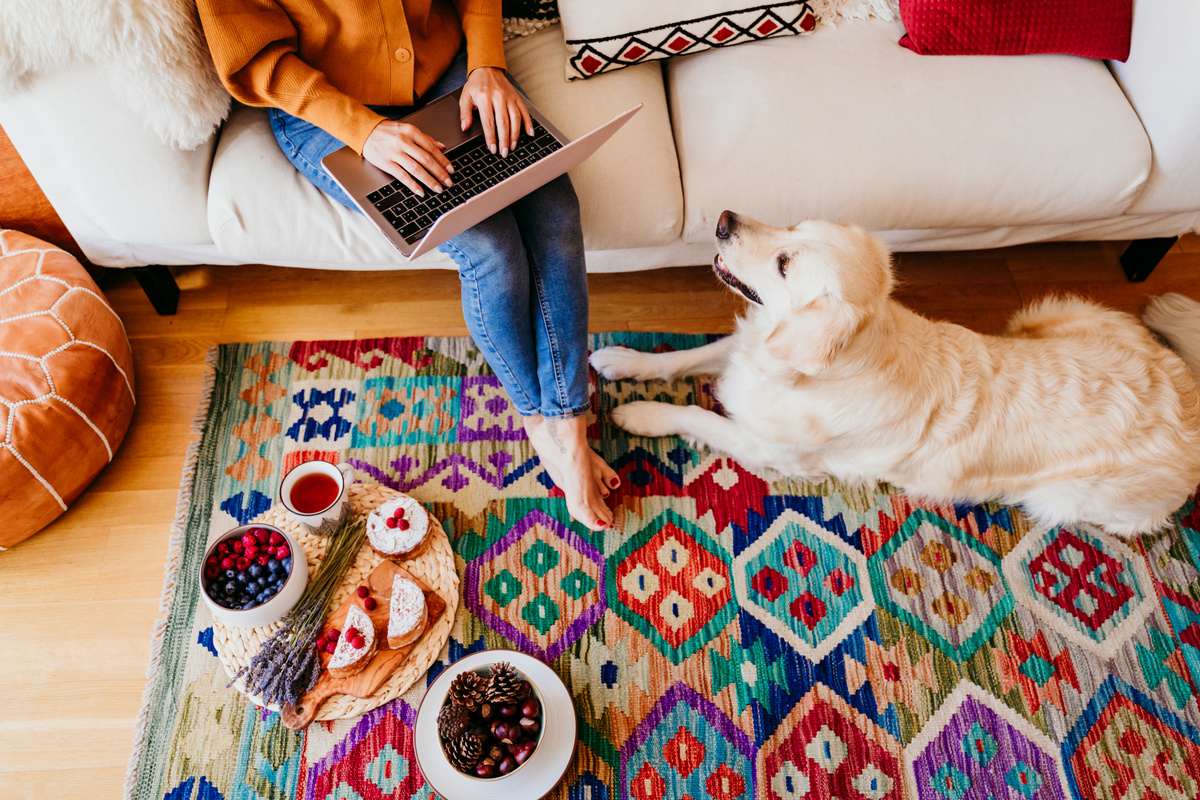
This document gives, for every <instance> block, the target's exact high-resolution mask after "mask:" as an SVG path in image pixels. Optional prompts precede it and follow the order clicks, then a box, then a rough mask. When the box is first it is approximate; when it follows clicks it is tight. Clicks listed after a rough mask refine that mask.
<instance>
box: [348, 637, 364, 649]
mask: <svg viewBox="0 0 1200 800" xmlns="http://www.w3.org/2000/svg"><path fill="white" fill-rule="evenodd" d="M366 643H367V640H366V639H364V638H363V637H361V636H355V637H354V638H353V639H351V640H350V646H351V647H353V648H354V649H355V650H362V649H363V646H364V645H366Z"/></svg>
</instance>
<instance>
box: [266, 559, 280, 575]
mask: <svg viewBox="0 0 1200 800" xmlns="http://www.w3.org/2000/svg"><path fill="white" fill-rule="evenodd" d="M267 569H269V570H270V571H271V572H272V573H274V572H279V570H281V569H283V564H280V563H279V562H278V561H276V560H275V559H271V560H270V561H268V562H267Z"/></svg>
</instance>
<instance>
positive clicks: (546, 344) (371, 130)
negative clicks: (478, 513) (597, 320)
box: [197, 0, 619, 530]
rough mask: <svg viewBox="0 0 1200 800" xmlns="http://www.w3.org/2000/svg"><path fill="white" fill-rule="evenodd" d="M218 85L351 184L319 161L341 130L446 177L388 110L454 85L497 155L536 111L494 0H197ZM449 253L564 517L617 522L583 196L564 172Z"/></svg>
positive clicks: (444, 168)
mask: <svg viewBox="0 0 1200 800" xmlns="http://www.w3.org/2000/svg"><path fill="white" fill-rule="evenodd" d="M197 6H198V7H199V10H200V19H201V22H202V23H203V25H204V33H205V36H206V37H207V39H208V44H209V48H210V49H211V50H212V54H213V59H214V61H215V62H216V66H217V71H218V72H219V73H220V76H221V79H222V81H223V82H224V84H225V86H226V87H227V88H228V89H229V91H230V93H231V94H233V96H234V97H235V98H237V99H238V100H239V101H241V102H242V103H245V104H247V105H253V106H267V107H269V108H270V109H271V111H270V114H271V127H272V129H273V130H274V132H275V137H276V139H277V140H278V141H279V144H280V147H282V148H283V152H284V153H285V154H286V155H287V157H288V158H289V159H290V160H291V162H292V163H293V164H295V165H296V168H297V169H299V170H300V171H301V172H302V173H303V174H304V175H305V176H306V177H308V179H309V180H311V181H312V182H313V183H314V184H315V185H316V186H317V187H318V188H320V189H321V190H323V191H324V192H326V193H327V194H329V195H330V196H331V197H333V198H334V199H336V200H338V201H339V202H341V203H342V204H344V205H346V206H347V207H349V208H352V209H353V208H354V205H353V203H352V202H351V201H350V199H349V198H348V197H347V196H346V195H345V193H343V192H342V190H341V189H340V187H338V186H337V184H336V183H334V182H333V181H332V179H331V178H330V177H329V176H328V175H327V174H326V173H325V171H324V169H323V168H322V167H321V166H320V164H321V159H322V158H324V157H325V156H326V155H328V154H329V153H331V152H333V151H334V150H337V149H339V148H341V147H342V146H343V144H346V145H349V146H350V147H352V148H354V150H355V151H357V152H358V153H360V154H361V155H362V156H363V158H365V159H366V160H368V161H370V162H371V163H372V164H374V165H375V166H377V167H379V168H380V169H382V170H383V171H385V172H387V173H389V174H391V175H393V176H395V177H396V178H397V179H398V180H400V181H401V182H402V183H403V184H404V185H405V186H407V187H408V188H409V189H411V190H412V191H414V192H416V193H417V194H419V195H422V196H424V193H425V192H426V191H432V192H441V191H443V190H444V188H445V187H448V186H451V185H453V180H454V178H453V167H452V166H451V164H450V162H449V161H448V160H447V159H446V157H445V155H443V153H442V149H443V145H442V144H441V143H440V142H437V141H435V140H434V139H432V138H431V137H429V136H427V135H426V134H424V133H422V132H421V131H420V130H417V129H416V128H415V127H413V126H412V125H410V124H407V123H405V122H400V121H397V120H396V119H395V118H396V117H401V116H403V115H404V114H405V113H407V112H408V111H410V110H411V107H412V106H413V105H414V104H415V103H418V102H420V101H421V100H423V99H427V98H433V97H439V96H441V95H443V94H445V93H447V92H450V91H452V90H454V89H456V88H458V87H460V86H461V87H462V88H463V92H462V99H461V102H460V113H461V117H462V126H463V130H466V129H467V128H468V127H469V126H470V123H471V117H472V114H473V113H474V112H478V113H479V117H480V122H481V123H482V125H483V130H484V137H485V140H486V142H487V145H488V147H489V148H490V149H491V151H492V152H493V153H497V152H498V153H499V154H500V155H501V156H506V155H507V154H508V151H509V149H510V148H512V147H515V146H516V143H517V140H518V138H519V137H520V135H521V131H522V129H524V130H525V132H526V133H528V134H532V133H533V123H532V121H531V120H530V117H529V111H528V110H527V109H526V108H525V104H524V103H523V102H522V100H521V97H520V95H518V94H517V92H516V90H515V89H514V88H513V86H512V84H511V83H510V82H509V80H508V78H507V75H506V73H505V61H504V46H503V38H502V34H501V15H500V0H454V2H453V3H451V2H450V0H199V2H198V3H197ZM439 249H440V250H441V251H442V252H444V253H446V254H448V255H449V256H450V257H451V258H452V259H453V260H454V262H455V263H456V264H457V265H458V272H459V277H460V278H461V282H462V303H463V315H464V317H465V318H466V321H467V328H468V329H469V330H470V332H471V336H472V338H473V339H474V341H475V344H476V345H477V346H478V347H479V348H480V350H481V351H482V352H483V354H484V357H485V358H486V359H487V361H488V363H489V364H490V365H491V367H492V369H493V370H494V371H495V373H496V375H497V376H498V377H499V378H500V382H501V383H502V384H503V385H504V388H505V390H506V391H507V392H508V394H509V397H510V398H511V399H512V402H513V403H514V405H515V407H516V409H517V411H518V412H520V414H521V416H522V418H523V420H524V423H525V431H526V433H527V434H528V436H529V441H530V443H531V444H532V445H533V448H534V450H536V451H537V454H538V456H539V457H540V458H541V461H542V465H543V466H544V467H545V468H546V472H547V473H549V475H550V477H551V479H553V481H554V483H555V484H556V485H557V486H558V487H559V488H560V489H562V490H563V493H564V494H565V495H566V499H567V508H568V510H569V511H570V514H571V516H572V517H574V518H575V519H576V520H578V521H580V522H582V523H583V524H584V525H586V526H588V527H589V528H591V529H593V530H599V529H602V528H607V527H608V526H609V525H611V524H612V519H613V517H612V512H611V511H610V510H609V509H608V507H607V505H605V502H604V498H606V497H608V495H609V490H610V489H614V488H616V487H617V485H618V483H619V479H618V478H617V476H616V473H615V472H613V470H612V469H611V468H609V466H608V465H607V464H605V463H604V461H603V459H601V458H600V457H599V456H598V455H597V454H596V453H595V452H594V451H593V450H592V449H591V448H590V447H589V446H588V443H587V435H586V421H585V418H584V414H585V413H586V411H587V409H588V375H587V275H586V273H585V269H584V260H583V235H582V233H581V231H580V225H579V202H578V199H577V198H576V197H575V191H574V189H573V188H572V186H571V182H570V179H569V178H567V176H565V175H564V176H563V177H561V178H559V179H557V180H555V181H553V182H551V183H549V184H547V185H546V186H544V187H542V188H541V189H539V190H537V191H535V192H533V193H532V194H530V195H528V196H526V197H525V198H523V199H521V200H518V201H517V202H515V203H513V205H512V206H510V207H509V208H507V209H505V210H504V211H501V212H500V213H498V214H496V215H495V216H493V217H491V218H489V219H487V220H484V221H483V222H481V223H480V224H478V225H476V226H475V227H474V228H472V229H471V230H469V231H467V232H465V233H463V234H461V235H459V236H456V237H455V238H453V239H451V240H450V241H448V242H446V243H445V244H443V245H442V246H441V247H440V248H439Z"/></svg>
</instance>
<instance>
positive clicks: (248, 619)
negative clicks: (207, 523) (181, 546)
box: [197, 523, 308, 628]
mask: <svg viewBox="0 0 1200 800" xmlns="http://www.w3.org/2000/svg"><path fill="white" fill-rule="evenodd" d="M251 528H266V529H267V530H268V531H271V532H272V533H278V534H279V535H281V536H282V537H283V538H284V540H285V541H286V542H287V545H288V550H290V551H291V555H292V569H291V572H289V573H288V577H287V580H285V581H284V582H283V588H282V589H280V590H279V593H278V594H276V595H275V596H274V597H272V598H271V599H269V600H267V602H265V603H263V604H262V605H259V606H255V607H253V608H247V609H234V608H226V607H225V606H223V605H220V604H218V603H217V602H216V601H215V600H213V599H212V598H211V597H209V596H208V590H207V589H206V588H205V586H204V565H205V564H207V563H208V557H209V556H210V555H212V554H213V553H215V552H216V550H217V545H219V544H220V543H221V542H226V541H232V540H234V539H240V538H242V534H244V533H245V532H246V531H248V530H250V529H251ZM197 578H198V580H199V581H200V597H202V598H203V599H204V604H205V605H206V606H208V608H209V610H210V611H211V612H212V614H213V616H214V617H216V618H218V619H220V620H221V621H222V622H226V623H228V624H230V625H237V626H238V627H241V628H257V627H259V626H260V625H269V624H270V623H272V622H276V621H278V620H281V619H283V617H284V616H285V615H286V614H287V613H288V612H289V611H291V610H292V608H293V607H294V606H295V605H296V603H298V602H300V596H301V595H302V594H304V587H306V586H307V585H308V559H307V558H305V556H304V548H302V547H301V546H300V543H299V542H297V541H296V539H295V538H294V537H293V536H292V535H291V534H289V533H288V532H287V531H285V530H281V529H279V528H276V527H275V526H274V525H263V524H261V523H255V524H250V525H240V526H238V527H236V528H234V529H233V530H231V531H228V532H226V533H224V534H222V535H221V536H220V538H218V539H217V540H216V541H215V542H213V543H212V544H210V545H209V546H208V549H207V550H206V551H205V552H204V560H203V561H201V562H200V571H199V573H198V575H197Z"/></svg>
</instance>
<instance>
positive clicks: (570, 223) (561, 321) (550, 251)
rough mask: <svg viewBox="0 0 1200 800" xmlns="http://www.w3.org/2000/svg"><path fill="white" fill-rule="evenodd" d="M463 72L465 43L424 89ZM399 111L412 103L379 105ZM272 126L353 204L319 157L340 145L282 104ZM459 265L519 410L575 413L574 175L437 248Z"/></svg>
mask: <svg viewBox="0 0 1200 800" xmlns="http://www.w3.org/2000/svg"><path fill="white" fill-rule="evenodd" d="M466 80H467V59H466V51H465V50H463V51H461V52H460V53H459V54H458V58H456V59H455V61H454V63H453V64H451V65H450V68H449V69H448V70H447V71H446V74H445V75H443V76H442V77H441V78H440V79H439V80H438V81H437V82H436V83H435V84H434V85H433V86H432V87H431V88H430V90H429V91H428V92H426V94H425V97H427V98H434V97H440V96H441V95H443V94H445V93H447V92H450V91H453V90H454V89H457V88H458V87H460V86H462V85H463V84H464V83H465V82H466ZM375 110H376V111H377V112H379V113H381V114H383V115H385V116H390V117H393V118H396V117H400V116H403V115H404V114H407V113H408V112H410V111H411V110H412V109H411V108H376V109H375ZM270 118H271V129H272V130H273V131H274V132H275V138H276V140H277V141H278V142H279V146H280V147H282V148H283V152H284V155H286V156H287V157H288V159H289V160H290V161H291V162H292V163H293V164H294V165H295V166H296V169H298V170H300V172H301V173H303V175H304V176H305V177H306V178H308V179H309V180H310V181H312V183H313V184H314V185H315V186H316V187H317V188H318V189H320V190H321V191H323V192H325V193H326V194H328V195H329V196H330V197H332V198H333V199H335V200H337V201H338V202H340V203H341V204H342V205H344V206H346V207H347V208H350V209H352V210H355V211H357V208H356V207H355V206H354V204H353V203H352V202H351V200H350V198H349V197H347V196H346V194H345V192H343V191H342V190H341V188H340V187H339V186H338V185H337V184H336V183H334V181H333V179H332V178H330V177H329V174H328V173H327V172H325V169H324V167H322V166H321V159H323V158H324V157H325V156H327V155H329V154H330V153H332V152H333V151H335V150H338V149H339V148H341V147H343V146H344V145H343V144H342V142H340V141H338V140H337V139H336V138H334V137H333V136H331V135H330V134H328V133H326V132H325V131H323V130H321V129H320V128H318V127H316V126H315V125H312V124H310V123H308V122H305V121H303V120H301V119H298V118H296V117H293V116H291V115H290V114H287V113H285V112H283V111H280V110H279V109H275V108H273V109H271V110H270ZM438 249H439V250H441V251H442V252H443V253H446V254H447V255H449V256H450V258H451V259H453V260H454V263H455V264H457V265H458V276H459V279H460V281H461V283H462V307H463V316H464V317H465V318H466V322H467V330H469V331H470V332H471V338H472V339H474V340H475V344H476V346H477V347H479V349H480V350H481V351H482V352H483V356H484V358H486V359H487V362H488V364H489V365H491V367H492V370H493V371H494V372H495V373H496V375H497V377H498V378H499V379H500V382H501V384H503V386H504V389H505V391H507V392H508V396H509V397H510V398H511V399H512V401H513V404H514V405H515V406H516V409H517V411H518V412H519V413H520V414H522V415H523V416H533V415H535V414H541V415H543V416H546V417H559V418H564V417H574V416H578V415H580V414H582V413H584V412H585V411H586V410H587V409H588V406H589V403H588V371H587V370H588V366H587V321H588V295H587V291H588V289H587V272H586V269H585V265H584V260H583V231H582V229H581V227H580V223H579V199H578V198H577V197H576V196H575V189H574V187H572V186H571V181H570V179H569V178H568V177H567V176H566V175H563V176H562V177H560V178H558V179H556V180H554V181H551V182H550V183H548V184H546V185H545V186H543V187H542V188H540V189H538V190H537V191H535V192H533V193H531V194H529V195H526V196H525V197H523V198H521V199H520V200H518V201H516V202H515V203H513V204H512V205H511V206H509V207H508V208H506V209H504V210H503V211H501V212H499V213H497V214H495V215H493V216H491V217H489V218H488V219H485V220H484V221H483V222H480V223H479V224H478V225H476V226H475V227H473V228H471V229H470V230H468V231H466V232H465V233H461V234H459V235H458V236H455V237H454V238H453V239H451V240H450V241H448V242H446V243H445V244H443V245H442V246H440V247H439V248H438Z"/></svg>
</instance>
